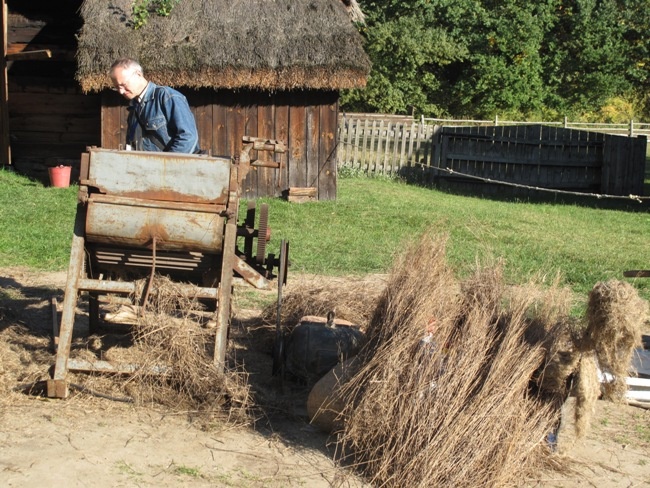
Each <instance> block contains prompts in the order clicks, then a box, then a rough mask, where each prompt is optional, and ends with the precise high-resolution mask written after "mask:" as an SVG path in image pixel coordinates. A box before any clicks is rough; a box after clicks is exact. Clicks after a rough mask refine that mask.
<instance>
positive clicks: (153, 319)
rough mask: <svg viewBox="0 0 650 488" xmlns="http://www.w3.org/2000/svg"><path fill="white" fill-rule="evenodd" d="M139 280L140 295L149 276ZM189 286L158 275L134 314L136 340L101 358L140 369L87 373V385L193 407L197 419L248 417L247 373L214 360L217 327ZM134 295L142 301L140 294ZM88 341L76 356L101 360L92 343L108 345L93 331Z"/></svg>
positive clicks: (184, 408) (170, 405)
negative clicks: (116, 373) (127, 372)
mask: <svg viewBox="0 0 650 488" xmlns="http://www.w3.org/2000/svg"><path fill="white" fill-rule="evenodd" d="M136 285H137V286H136V289H137V290H138V292H136V295H142V293H143V289H144V280H143V281H141V282H138V283H136ZM187 286H188V285H182V284H180V283H177V282H174V281H172V280H170V279H169V278H166V277H163V276H159V275H156V276H154V279H153V282H152V286H151V292H150V294H149V296H148V299H147V304H146V307H144V308H140V309H139V312H138V313H137V314H136V315H135V322H136V323H135V325H134V326H133V333H132V341H133V344H132V345H131V346H129V347H121V346H119V345H115V346H113V347H109V348H105V347H104V349H106V350H105V352H104V355H103V357H102V358H101V359H105V360H108V361H110V362H111V363H113V364H116V365H120V364H129V365H137V366H138V369H137V371H136V372H135V374H133V375H131V376H128V377H121V376H111V377H106V376H102V377H100V376H95V377H89V378H88V377H87V378H86V379H84V380H83V387H84V388H86V389H88V390H96V391H101V392H109V393H110V394H111V395H113V396H114V397H115V398H116V399H117V398H119V397H120V395H121V396H122V397H123V396H124V395H128V396H129V397H130V398H132V399H133V401H134V402H135V403H136V404H139V405H146V404H152V403H153V404H158V405H162V406H165V407H167V408H169V409H171V410H172V411H182V412H192V413H193V415H194V417H195V419H196V420H204V421H207V422H211V421H212V420H213V419H214V418H215V417H218V418H219V419H223V418H224V417H227V418H228V420H230V421H233V422H237V423H245V422H248V421H249V420H250V418H249V409H250V407H251V399H250V394H249V386H248V384H247V377H246V375H245V374H244V373H243V372H241V371H226V372H225V373H224V372H222V371H221V370H220V369H219V368H218V367H217V366H216V365H215V363H214V361H213V357H214V354H213V352H214V344H215V329H214V328H212V327H208V326H207V324H208V320H207V318H206V317H205V316H204V315H205V314H203V313H202V309H203V307H202V305H201V303H200V302H199V300H198V299H197V298H196V297H195V296H192V294H191V293H190V294H189V295H188V294H187V291H185V293H183V287H185V290H187ZM133 299H134V302H137V301H139V298H138V296H136V297H133ZM208 316H209V314H208ZM93 344H94V345H93ZM88 345H89V348H88V349H81V350H76V351H74V354H73V356H75V357H84V356H88V358H87V359H89V360H96V359H97V356H96V351H93V350H92V349H96V350H98V349H100V348H102V346H105V345H103V344H102V340H101V339H99V338H97V337H91V338H90V340H89V341H88Z"/></svg>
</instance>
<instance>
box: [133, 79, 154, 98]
mask: <svg viewBox="0 0 650 488" xmlns="http://www.w3.org/2000/svg"><path fill="white" fill-rule="evenodd" d="M150 86H151V82H150V81H148V82H147V86H145V87H144V90H142V93H140V95H138V96H137V97H135V99H136V100H137V102H138V103H142V100H144V97H145V95H146V94H147V91H149V87H150Z"/></svg>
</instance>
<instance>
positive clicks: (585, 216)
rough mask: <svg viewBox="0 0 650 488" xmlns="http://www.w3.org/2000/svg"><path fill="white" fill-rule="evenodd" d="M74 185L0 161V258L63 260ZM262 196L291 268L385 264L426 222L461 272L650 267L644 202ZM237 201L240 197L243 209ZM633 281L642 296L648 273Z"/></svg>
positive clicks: (590, 281) (337, 270)
mask: <svg viewBox="0 0 650 488" xmlns="http://www.w3.org/2000/svg"><path fill="white" fill-rule="evenodd" d="M76 191H77V189H76V187H71V188H69V189H60V188H48V187H43V186H42V185H40V184H39V183H34V182H32V181H30V180H28V179H26V178H24V177H21V176H18V175H16V174H14V173H11V172H9V171H4V170H0V212H1V214H0V215H1V218H0V229H1V232H0V266H26V267H30V268H34V269H42V270H57V269H58V270H63V269H66V268H67V266H68V259H69V249H70V242H71V236H72V228H73V219H74V213H75V205H76ZM262 201H264V202H267V203H269V205H270V212H269V215H270V217H269V220H270V226H271V228H272V230H273V236H272V241H271V243H270V244H269V250H270V251H271V252H277V249H278V247H279V242H280V239H282V238H285V239H287V240H289V241H290V256H291V270H290V275H289V279H291V273H295V272H305V273H319V274H329V275H346V274H354V275H361V274H367V273H378V272H385V271H387V270H388V268H389V267H390V265H391V263H392V261H393V256H394V255H395V253H396V252H398V251H399V249H401V247H402V245H403V243H404V240H405V239H413V238H415V237H416V236H418V235H419V234H420V233H422V232H423V231H425V230H426V229H433V230H434V231H436V232H440V233H441V234H446V235H449V243H448V257H449V261H450V263H451V265H452V266H453V267H454V268H455V269H456V270H457V271H458V273H459V274H460V275H464V274H466V273H468V272H470V271H471V269H472V268H473V266H474V265H475V263H476V262H477V260H478V261H480V262H490V261H491V260H494V259H496V258H503V259H504V260H505V269H506V278H507V280H508V281H510V282H512V283H518V282H525V281H527V280H528V279H529V278H531V277H532V276H534V275H536V274H538V273H540V272H541V273H544V274H547V275H549V276H553V275H555V273H557V272H560V273H561V275H562V276H563V280H564V283H566V284H568V285H569V286H570V287H571V288H572V289H573V290H574V291H575V292H576V293H578V294H580V295H582V296H585V297H586V294H587V293H588V291H589V290H590V289H591V288H592V287H593V285H594V284H595V283H596V282H598V281H602V280H607V279H610V278H617V279H623V271H625V270H628V269H649V268H650V254H648V249H649V248H650V242H649V240H648V238H649V236H650V212H649V211H648V208H649V207H648V206H647V205H643V206H641V205H638V206H634V205H633V204H629V205H630V206H629V207H628V208H619V209H614V208H595V207H594V206H591V207H589V206H579V205H577V204H559V203H529V202H513V201H497V200H491V199H483V198H476V197H470V196H462V195H454V194H450V193H446V192H442V191H438V190H432V189H426V188H422V187H418V186H413V185H406V184H404V183H400V182H398V181H392V180H388V179H382V178H341V179H339V188H338V198H337V200H336V201H329V202H313V203H304V204H295V203H288V202H286V201H284V200H280V199H263V200H262ZM244 211H245V202H242V212H241V213H240V215H241V216H243V214H244ZM634 283H635V286H637V288H638V289H639V290H640V292H641V294H642V295H643V296H644V298H646V299H647V298H650V279H637V280H635V281H634Z"/></svg>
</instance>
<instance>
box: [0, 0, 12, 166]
mask: <svg viewBox="0 0 650 488" xmlns="http://www.w3.org/2000/svg"><path fill="white" fill-rule="evenodd" d="M0 7H1V8H0V16H1V17H2V19H0V20H2V56H0V164H2V165H10V164H11V146H10V143H9V105H8V103H9V82H8V79H7V59H6V56H7V18H8V16H9V10H8V9H7V4H6V3H5V0H0Z"/></svg>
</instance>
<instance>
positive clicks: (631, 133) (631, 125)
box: [630, 119, 634, 137]
mask: <svg viewBox="0 0 650 488" xmlns="http://www.w3.org/2000/svg"><path fill="white" fill-rule="evenodd" d="M630 137H634V119H630Z"/></svg>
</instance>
